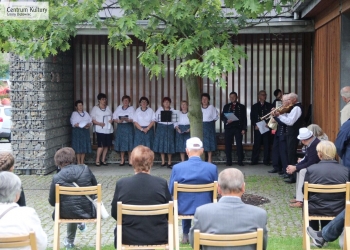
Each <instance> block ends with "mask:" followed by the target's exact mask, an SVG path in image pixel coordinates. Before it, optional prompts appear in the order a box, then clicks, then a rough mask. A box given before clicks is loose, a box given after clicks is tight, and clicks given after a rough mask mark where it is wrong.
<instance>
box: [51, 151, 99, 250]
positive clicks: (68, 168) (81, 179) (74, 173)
mask: <svg viewBox="0 0 350 250" xmlns="http://www.w3.org/2000/svg"><path fill="white" fill-rule="evenodd" d="M54 159H55V164H56V165H57V166H58V167H60V168H61V171H60V172H59V173H57V174H55V175H54V176H53V178H52V182H51V187H50V194H49V203H50V205H51V206H55V202H56V200H55V197H56V189H55V185H56V184H59V185H61V186H65V187H75V185H74V184H73V182H75V183H76V184H77V185H78V186H79V187H89V186H96V185H97V181H96V178H95V176H94V175H93V173H92V172H91V171H90V169H89V168H88V166H86V165H76V164H75V162H76V158H75V152H74V150H73V149H72V148H69V147H65V148H61V149H59V150H58V151H57V152H56V154H55V158H54ZM60 212H61V214H60V217H61V218H63V219H91V218H96V209H95V207H94V205H93V204H92V202H91V201H90V200H88V198H86V197H85V196H73V195H69V196H68V195H61V198H60ZM52 218H53V219H55V216H54V214H53V215H52ZM77 227H78V228H79V230H80V231H82V232H84V231H86V225H85V223H81V224H78V223H68V224H67V237H66V238H65V240H64V246H65V247H66V248H74V247H75V245H74V239H75V234H76V231H77Z"/></svg>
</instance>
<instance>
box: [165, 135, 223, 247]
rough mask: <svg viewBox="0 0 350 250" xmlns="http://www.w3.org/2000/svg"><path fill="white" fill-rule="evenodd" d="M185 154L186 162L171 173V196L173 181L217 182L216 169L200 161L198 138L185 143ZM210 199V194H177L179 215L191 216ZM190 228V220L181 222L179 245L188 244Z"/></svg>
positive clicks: (191, 182)
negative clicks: (181, 233) (181, 235)
mask: <svg viewBox="0 0 350 250" xmlns="http://www.w3.org/2000/svg"><path fill="white" fill-rule="evenodd" d="M186 153H187V155H188V161H184V162H181V163H178V164H176V165H174V167H173V170H172V172H171V176H170V181H169V191H170V194H171V195H173V193H174V182H175V181H177V182H178V183H182V184H208V183H212V182H214V181H217V180H218V171H217V167H216V166H215V165H214V164H212V163H209V162H205V161H202V159H201V158H200V156H201V154H203V143H202V141H201V140H200V139H199V138H198V137H192V138H190V139H188V140H187V141H186ZM194 196H196V197H194ZM212 198H213V196H212V194H211V192H204V193H195V194H194V193H179V194H178V207H179V214H182V215H193V214H194V212H195V211H196V208H197V207H198V206H201V205H204V204H207V203H211V202H213V200H212ZM190 228H191V220H182V231H183V238H182V241H181V243H183V244H186V243H189V239H188V233H189V231H190ZM176 230H177V229H176Z"/></svg>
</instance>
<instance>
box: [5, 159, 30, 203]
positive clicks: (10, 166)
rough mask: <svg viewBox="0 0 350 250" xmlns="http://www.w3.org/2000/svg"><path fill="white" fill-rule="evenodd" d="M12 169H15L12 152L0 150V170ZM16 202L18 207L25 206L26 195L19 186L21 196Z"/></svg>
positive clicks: (10, 170)
mask: <svg viewBox="0 0 350 250" xmlns="http://www.w3.org/2000/svg"><path fill="white" fill-rule="evenodd" d="M14 169H15V159H14V158H13V156H12V154H11V153H9V152H1V153H0V172H1V171H8V172H13V170H14ZM17 204H18V205H19V206H20V207H25V206H26V197H25V195H24V191H23V187H21V196H20V197H19V200H18V201H17Z"/></svg>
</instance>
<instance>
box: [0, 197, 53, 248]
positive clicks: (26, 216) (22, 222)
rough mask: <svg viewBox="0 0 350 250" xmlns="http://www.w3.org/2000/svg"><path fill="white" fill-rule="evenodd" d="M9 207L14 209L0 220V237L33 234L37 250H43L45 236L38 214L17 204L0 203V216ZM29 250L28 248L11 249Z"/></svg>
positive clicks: (45, 243)
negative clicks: (31, 232)
mask: <svg viewBox="0 0 350 250" xmlns="http://www.w3.org/2000/svg"><path fill="white" fill-rule="evenodd" d="M9 207H15V208H13V209H11V210H10V211H8V212H7V213H6V214H5V215H4V216H3V217H2V218H1V220H0V236H1V237H3V236H19V235H25V234H28V233H29V232H30V231H33V232H35V238H36V244H37V247H38V250H45V249H46V246H47V235H46V233H45V232H44V230H43V228H42V226H41V221H40V219H39V216H38V214H37V213H36V212H35V210H34V209H33V208H31V207H20V206H18V204H17V203H14V202H13V203H0V214H2V213H3V212H5V210H7V209H8V208H9ZM11 249H21V250H27V249H28V250H30V247H29V246H28V247H21V248H11Z"/></svg>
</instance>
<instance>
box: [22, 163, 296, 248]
mask: <svg viewBox="0 0 350 250" xmlns="http://www.w3.org/2000/svg"><path fill="white" fill-rule="evenodd" d="M90 168H91V170H92V172H93V173H94V174H95V176H96V178H97V181H98V182H99V183H101V184H102V193H103V199H102V200H103V202H104V204H105V206H106V209H107V210H108V211H109V212H110V209H111V206H110V203H111V201H112V197H113V193H114V188H115V183H116V181H117V180H118V179H120V178H122V177H125V176H130V175H132V174H133V170H132V167H129V166H123V167H120V166H119V165H116V164H113V165H112V164H111V165H109V166H103V167H95V166H90ZM224 168H225V166H224V165H218V171H219V172H220V171H222V170H223V169H224ZM239 169H241V170H242V171H243V172H244V174H245V176H246V177H247V179H246V193H249V194H257V195H260V196H264V197H266V198H268V199H269V200H270V201H271V202H270V203H267V204H264V205H262V207H263V208H264V209H266V210H267V212H268V229H269V236H281V237H283V236H290V237H294V236H295V237H301V236H302V234H301V232H302V221H301V218H302V216H301V209H296V208H290V207H289V206H288V201H289V199H291V198H292V197H293V195H294V193H295V184H286V183H285V182H284V181H283V180H282V178H280V177H278V175H277V174H268V173H267V171H268V170H270V169H271V167H267V166H264V165H255V166H249V165H246V166H244V167H239ZM170 173H171V170H170V169H167V168H161V167H160V166H159V165H155V166H154V167H153V168H152V171H151V174H152V175H156V176H160V177H163V178H165V179H167V180H169V176H170ZM20 178H21V180H22V182H23V188H24V192H25V195H26V201H27V206H30V207H33V208H35V210H36V211H37V213H38V215H39V217H40V219H41V223H42V225H43V228H44V230H45V232H46V233H47V235H48V246H49V247H52V244H53V231H54V230H53V227H54V223H53V220H52V218H51V214H52V211H53V207H51V206H50V204H49V203H48V201H47V199H48V195H49V187H50V183H51V180H52V175H47V176H33V175H31V176H26V175H22V176H20ZM114 227H115V220H114V219H113V218H111V217H109V218H108V219H107V220H103V221H102V245H111V244H113V238H114V236H113V230H114ZM179 229H180V228H179ZM180 233H181V229H180ZM94 234H95V226H94V225H93V224H88V230H87V231H86V232H85V233H80V232H79V230H77V237H76V240H75V243H76V245H77V246H79V247H82V246H86V245H94V244H95V235H94ZM65 235H66V227H65V226H62V227H61V242H62V241H63V238H64V236H65ZM61 244H62V243H61Z"/></svg>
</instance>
